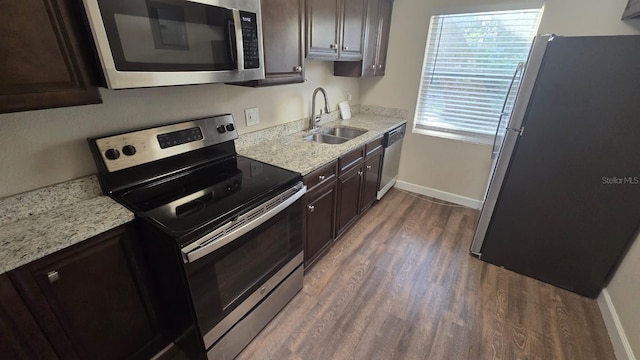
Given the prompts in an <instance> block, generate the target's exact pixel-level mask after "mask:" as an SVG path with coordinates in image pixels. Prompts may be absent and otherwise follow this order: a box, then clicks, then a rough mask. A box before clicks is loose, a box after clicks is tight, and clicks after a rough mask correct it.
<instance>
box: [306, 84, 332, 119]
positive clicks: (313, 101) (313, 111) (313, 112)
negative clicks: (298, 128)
mask: <svg viewBox="0 0 640 360" xmlns="http://www.w3.org/2000/svg"><path fill="white" fill-rule="evenodd" d="M318 91H320V92H322V96H324V112H325V113H326V114H328V113H329V102H328V101H327V92H326V91H324V89H323V88H321V87H319V88H316V89H315V90H313V95H312V96H311V117H310V118H309V130H313V129H315V128H316V127H317V125H318V123H319V122H320V117H321V116H322V109H320V114H319V115H316V94H317V93H318Z"/></svg>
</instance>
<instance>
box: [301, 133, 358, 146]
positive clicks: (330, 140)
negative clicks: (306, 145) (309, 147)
mask: <svg viewBox="0 0 640 360" xmlns="http://www.w3.org/2000/svg"><path fill="white" fill-rule="evenodd" d="M303 139H305V140H307V141H315V142H320V143H324V144H342V143H344V142H347V141H349V140H350V139H346V138H342V137H337V136H332V135H326V134H312V135H307V136H305V137H304V138H303Z"/></svg>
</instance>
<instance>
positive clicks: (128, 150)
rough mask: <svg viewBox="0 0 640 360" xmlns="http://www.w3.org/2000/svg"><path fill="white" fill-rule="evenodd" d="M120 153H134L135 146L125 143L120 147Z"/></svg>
mask: <svg viewBox="0 0 640 360" xmlns="http://www.w3.org/2000/svg"><path fill="white" fill-rule="evenodd" d="M122 153H123V154H125V155H127V156H131V155H134V154H135V153H136V147H135V146H133V145H125V146H123V147H122Z"/></svg>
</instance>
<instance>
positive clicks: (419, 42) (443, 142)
mask: <svg viewBox="0 0 640 360" xmlns="http://www.w3.org/2000/svg"><path fill="white" fill-rule="evenodd" d="M540 4H542V0H540V1H536V0H520V1H518V0H484V1H482V2H480V1H478V0H430V1H423V0H396V1H395V2H394V8H393V18H392V22H391V40H390V44H389V57H388V62H387V69H386V74H387V75H386V76H385V77H384V78H381V79H365V80H363V81H362V83H361V88H360V92H361V103H362V104H365V105H377V106H386V107H393V108H399V109H405V110H408V111H409V113H410V114H413V113H414V111H415V106H416V100H417V96H418V90H419V84H420V77H421V70H422V61H423V57H424V49H425V43H426V38H427V32H428V29H429V21H428V20H429V18H430V16H432V15H437V14H443V13H460V12H472V11H491V10H505V9H514V8H525V7H532V6H536V5H540ZM625 5H626V0H607V1H598V0H587V1H581V0H548V1H546V4H545V12H544V16H543V18H542V22H541V25H540V32H541V33H556V34H558V35H613V34H635V33H638V29H639V28H640V25H638V21H635V20H634V21H627V22H622V21H620V16H621V14H622V11H623V10H624V7H625ZM409 126H410V127H412V126H413V119H410V124H409ZM490 154H491V147H490V146H488V145H478V144H470V143H463V142H460V141H455V140H448V139H442V138H437V137H431V136H425V135H420V134H408V136H407V137H406V138H405V145H404V150H403V154H402V159H401V164H400V174H399V179H400V180H402V181H405V182H408V183H411V184H415V185H419V186H424V187H427V188H432V189H435V190H438V191H445V192H449V193H453V194H457V195H460V196H465V197H469V198H473V199H482V197H483V196H484V191H485V189H486V185H487V180H488V177H489V169H490V165H491V160H490Z"/></svg>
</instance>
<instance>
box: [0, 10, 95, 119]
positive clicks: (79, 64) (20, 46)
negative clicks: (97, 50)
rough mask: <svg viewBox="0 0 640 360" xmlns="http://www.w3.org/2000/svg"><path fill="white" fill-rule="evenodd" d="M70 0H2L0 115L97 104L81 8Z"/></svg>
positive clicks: (89, 46)
mask: <svg viewBox="0 0 640 360" xmlns="http://www.w3.org/2000/svg"><path fill="white" fill-rule="evenodd" d="M70 3H71V1H53V0H20V1H3V2H2V11H0V37H1V38H2V40H0V54H2V56H0V113H5V112H13V111H23V110H34V109H45V108H52V107H61V106H72V105H83V104H96V103H101V102H102V100H101V98H100V93H99V92H98V90H97V88H96V87H95V86H93V83H94V78H93V76H94V71H95V70H96V68H95V67H96V66H97V64H96V63H95V62H94V61H93V59H92V55H91V53H90V51H88V50H89V49H92V46H93V45H92V44H91V43H90V41H91V40H90V38H89V36H90V34H88V33H87V31H86V30H84V27H83V26H82V25H81V24H82V19H83V18H82V6H81V4H76V5H75V6H74V5H72V4H70Z"/></svg>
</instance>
